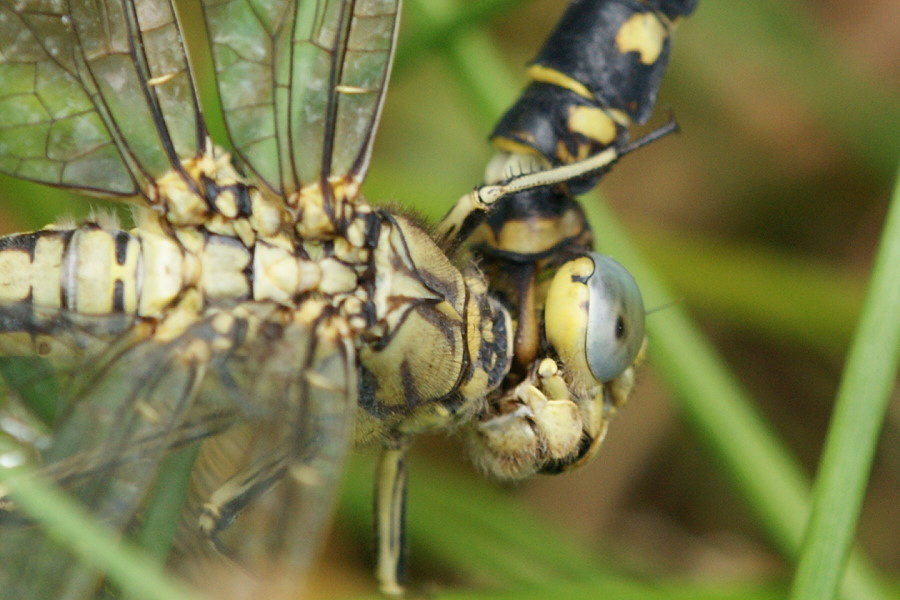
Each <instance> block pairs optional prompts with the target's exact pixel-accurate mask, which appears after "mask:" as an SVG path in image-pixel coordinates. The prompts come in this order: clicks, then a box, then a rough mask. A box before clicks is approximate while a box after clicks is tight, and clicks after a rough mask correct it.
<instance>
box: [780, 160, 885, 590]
mask: <svg viewBox="0 0 900 600" xmlns="http://www.w3.org/2000/svg"><path fill="white" fill-rule="evenodd" d="M898 361H900V174H898V179H897V184H896V186H895V188H894V194H893V199H892V201H891V206H890V209H889V211H888V215H887V218H886V220H885V226H884V231H883V233H882V237H881V244H880V248H879V251H878V254H877V256H876V259H875V267H874V269H873V272H872V280H871V283H870V285H869V290H868V293H867V296H866V300H865V304H864V306H863V313H862V316H861V317H860V320H859V326H858V328H857V330H856V335H855V337H854V340H853V344H852V346H851V347H850V352H849V354H848V355H847V364H846V367H845V369H844V374H843V377H842V379H841V385H840V388H839V390H838V395H837V403H836V406H835V409H834V413H833V415H832V420H831V425H830V427H829V429H828V437H827V438H826V442H825V449H824V451H823V453H822V461H821V463H820V466H819V475H818V478H817V479H816V485H815V489H814V497H813V509H812V515H811V517H810V522H809V529H808V531H807V534H806V538H805V540H804V544H803V550H802V553H801V555H800V561H799V563H798V565H797V570H796V573H795V575H794V581H793V588H792V590H791V598H792V600H826V599H829V598H833V597H834V596H835V594H836V593H837V589H838V585H839V584H840V581H841V575H842V574H843V572H844V567H845V563H846V561H847V556H848V555H849V553H850V547H851V544H852V541H853V532H854V530H855V529H856V522H857V519H858V518H859V511H860V507H861V505H862V500H863V496H864V495H865V490H866V482H867V478H868V474H869V471H870V470H871V466H872V457H873V456H874V454H875V446H876V443H877V441H878V433H879V430H880V429H881V425H882V421H883V420H884V415H885V412H886V410H887V405H888V400H889V398H890V392H891V389H892V388H893V387H894V385H895V383H896V376H897V364H898Z"/></svg>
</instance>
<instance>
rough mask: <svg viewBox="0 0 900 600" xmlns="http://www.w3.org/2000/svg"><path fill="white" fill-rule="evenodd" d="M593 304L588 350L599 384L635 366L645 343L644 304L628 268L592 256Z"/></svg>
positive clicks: (609, 260) (590, 364) (591, 291)
mask: <svg viewBox="0 0 900 600" xmlns="http://www.w3.org/2000/svg"><path fill="white" fill-rule="evenodd" d="M591 258H592V259H593V261H594V272H593V273H592V274H591V276H590V277H589V278H588V281H587V284H588V287H589V288H590V294H591V295H590V304H589V305H588V331H587V340H586V343H585V350H586V351H587V363H588V366H590V368H591V373H593V374H594V377H595V378H596V379H597V381H609V380H610V379H614V378H616V377H618V376H619V375H620V374H621V373H622V371H624V370H625V369H627V368H628V367H629V366H631V364H632V363H633V362H634V359H635V357H636V356H637V353H638V351H639V350H640V349H641V344H642V343H643V341H644V301H643V299H642V298H641V291H640V290H639V289H638V286H637V283H636V282H635V281H634V278H633V277H632V276H631V273H629V272H628V271H627V270H626V269H625V267H623V266H622V265H620V264H619V263H617V262H616V261H614V260H613V259H611V258H610V257H608V256H603V255H602V254H591Z"/></svg>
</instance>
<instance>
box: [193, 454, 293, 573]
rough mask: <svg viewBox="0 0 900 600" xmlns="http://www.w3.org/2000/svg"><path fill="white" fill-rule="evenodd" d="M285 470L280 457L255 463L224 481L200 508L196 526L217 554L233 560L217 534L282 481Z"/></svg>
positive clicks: (283, 460) (229, 550)
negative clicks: (261, 495)
mask: <svg viewBox="0 0 900 600" xmlns="http://www.w3.org/2000/svg"><path fill="white" fill-rule="evenodd" d="M285 468H286V458H285V457H284V456H281V457H278V458H275V459H270V460H267V461H265V462H262V463H257V464H255V465H253V467H252V468H251V469H248V470H246V471H242V472H240V473H237V474H236V475H234V476H232V477H231V478H230V479H228V481H226V482H225V483H224V484H223V485H221V486H220V487H219V488H218V489H216V491H214V492H213V493H212V495H210V497H209V501H208V502H206V503H204V504H203V507H202V508H201V510H200V517H199V519H198V520H197V525H198V527H199V529H200V532H201V533H202V534H203V536H204V537H206V539H207V540H208V541H209V542H210V543H211V544H212V545H213V547H214V548H215V549H216V550H217V551H218V552H219V553H221V554H222V555H224V556H226V557H228V558H232V559H234V558H235V552H233V551H232V550H231V549H230V548H229V547H228V546H227V545H226V544H225V543H224V542H222V540H221V538H220V537H219V534H220V533H221V532H222V531H224V530H225V529H226V528H227V527H228V526H229V525H231V523H233V522H234V520H235V518H236V517H237V516H238V514H239V513H240V512H241V511H242V510H243V509H244V508H245V507H247V505H249V504H250V503H252V502H253V501H254V500H255V499H256V498H258V497H259V495H260V494H262V493H264V492H265V491H266V490H268V489H269V488H270V487H272V485H273V484H275V483H276V482H277V481H278V480H279V479H281V478H282V477H284V473H285Z"/></svg>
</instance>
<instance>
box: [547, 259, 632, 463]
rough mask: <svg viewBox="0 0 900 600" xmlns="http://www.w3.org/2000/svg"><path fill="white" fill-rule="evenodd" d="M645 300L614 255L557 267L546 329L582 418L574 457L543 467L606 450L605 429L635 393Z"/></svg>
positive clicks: (549, 295) (583, 459)
mask: <svg viewBox="0 0 900 600" xmlns="http://www.w3.org/2000/svg"><path fill="white" fill-rule="evenodd" d="M644 314H645V311H644V302H643V299H642V297H641V292H640V289H639V288H638V286H637V283H636V282H635V280H634V278H633V277H632V276H631V274H630V273H629V272H628V271H627V270H626V269H625V267H623V266H622V265H621V264H619V263H618V262H616V261H615V260H613V259H612V258H610V257H608V256H604V255H602V254H598V253H595V252H591V253H588V254H585V255H583V256H580V257H577V258H574V259H572V260H570V261H568V262H566V263H565V264H563V265H562V266H561V267H560V269H559V270H558V271H557V272H556V274H555V275H554V277H553V280H552V282H551V283H550V287H549V289H548V291H547V300H546V304H545V308H544V334H545V336H546V339H547V342H548V343H549V345H550V346H551V347H552V348H553V350H555V351H556V353H557V355H558V356H559V359H560V362H561V363H562V366H563V370H564V374H563V376H564V379H565V381H566V384H567V387H568V391H569V393H570V394H571V396H572V400H573V401H574V402H575V404H576V405H577V406H578V408H579V411H580V413H581V417H582V425H583V437H582V439H581V443H580V447H579V450H578V452H577V453H576V454H575V455H572V456H569V457H566V458H565V459H563V460H559V461H553V462H552V463H551V464H548V465H547V466H546V467H545V468H542V469H541V471H542V472H559V471H563V470H568V469H570V468H574V467H576V466H579V465H582V464H584V463H586V462H587V461H588V460H589V459H590V458H591V457H592V456H593V455H594V454H595V453H596V451H597V450H598V449H599V447H600V444H601V442H602V441H603V437H604V436H605V434H606V427H607V425H608V423H609V421H610V419H611V418H612V417H613V416H614V415H615V413H616V411H617V410H618V409H619V408H620V407H621V406H622V405H623V404H624V403H625V401H626V400H627V399H628V395H629V394H630V392H631V389H632V387H633V386H634V368H635V367H636V366H637V365H638V364H639V363H640V362H641V360H642V358H643V354H644V349H645V347H646V337H645V336H644Z"/></svg>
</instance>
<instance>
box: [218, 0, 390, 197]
mask: <svg viewBox="0 0 900 600" xmlns="http://www.w3.org/2000/svg"><path fill="white" fill-rule="evenodd" d="M203 4H204V14H205V18H206V25H207V29H208V31H209V38H210V41H211V44H212V51H213V60H214V62H215V68H216V80H217V82H218V86H219V95H220V98H221V101H222V106H223V112H224V115H225V122H226V125H227V128H228V133H229V136H230V138H231V141H232V144H233V145H234V147H235V149H236V150H237V152H238V154H239V155H240V156H241V157H242V158H243V159H244V161H245V162H246V163H247V164H249V165H250V167H251V169H253V171H255V172H256V174H257V175H258V177H259V178H260V179H261V180H263V181H264V182H266V183H267V184H268V185H269V187H271V188H272V189H273V190H274V191H276V192H278V193H280V194H289V193H291V192H293V191H295V190H297V189H299V188H300V187H302V186H304V185H307V184H311V183H317V182H320V181H322V180H323V179H324V178H327V177H328V176H329V175H336V176H348V177H352V178H354V179H357V180H361V179H362V177H363V176H364V175H365V170H366V168H367V167H368V162H369V157H370V154H371V148H372V142H373V139H374V134H375V130H376V126H377V123H378V119H379V116H380V113H381V106H382V103H383V100H384V92H385V87H386V84H387V79H388V75H389V73H390V67H391V60H392V57H393V51H394V47H395V45H396V30H397V17H398V10H399V6H398V5H399V0H364V1H363V0H360V1H357V2H354V1H352V0H345V1H336V0H331V1H328V0H297V1H292V0H203Z"/></svg>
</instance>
